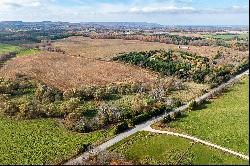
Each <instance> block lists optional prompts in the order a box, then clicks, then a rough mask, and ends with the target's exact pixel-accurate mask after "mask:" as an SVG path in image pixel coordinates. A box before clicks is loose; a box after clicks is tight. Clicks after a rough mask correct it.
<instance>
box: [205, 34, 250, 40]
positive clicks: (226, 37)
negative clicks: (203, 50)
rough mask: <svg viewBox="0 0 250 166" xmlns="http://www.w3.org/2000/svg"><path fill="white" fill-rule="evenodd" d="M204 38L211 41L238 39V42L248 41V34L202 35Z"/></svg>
mask: <svg viewBox="0 0 250 166" xmlns="http://www.w3.org/2000/svg"><path fill="white" fill-rule="evenodd" d="M203 37H205V38H212V39H224V40H231V39H234V38H238V39H240V40H246V39H248V34H207V35H203Z"/></svg>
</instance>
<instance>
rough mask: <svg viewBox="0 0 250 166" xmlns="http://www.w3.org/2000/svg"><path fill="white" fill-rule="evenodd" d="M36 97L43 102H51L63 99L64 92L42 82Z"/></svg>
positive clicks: (37, 89) (39, 84)
mask: <svg viewBox="0 0 250 166" xmlns="http://www.w3.org/2000/svg"><path fill="white" fill-rule="evenodd" d="M35 97H36V99H37V100H39V101H40V102H43V103H51V102H54V101H60V100H62V99H63V93H62V92H60V91H59V90H57V89H54V88H51V87H48V86H46V85H44V84H42V83H38V85H37V88H36V91H35Z"/></svg>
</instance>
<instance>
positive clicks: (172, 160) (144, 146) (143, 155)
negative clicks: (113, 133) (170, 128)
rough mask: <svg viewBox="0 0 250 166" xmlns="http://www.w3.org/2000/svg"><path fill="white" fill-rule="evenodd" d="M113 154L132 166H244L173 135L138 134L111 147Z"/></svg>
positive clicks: (223, 155) (228, 156)
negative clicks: (119, 154) (150, 165)
mask: <svg viewBox="0 0 250 166" xmlns="http://www.w3.org/2000/svg"><path fill="white" fill-rule="evenodd" d="M110 151H116V152H119V153H122V154H125V156H126V157H127V158H128V159H129V160H132V161H134V162H135V163H136V164H146V165H148V164H153V165H157V164H160V165H166V164H174V165H190V164H191V165H197V164H199V165H200V164H205V165H213V164H216V165H217V164H220V165H221V164H235V165H237V164H247V163H248V162H247V161H244V160H241V159H238V158H236V157H234V156H230V155H229V154H225V153H223V152H221V151H218V150H215V149H212V148H209V147H206V146H205V145H201V144H199V143H194V142H191V141H189V140H186V139H184V138H179V137H175V136H168V135H161V134H153V133H149V132H139V133H137V134H134V135H132V136H130V137H128V138H126V139H124V140H123V141H121V142H119V143H117V144H115V145H114V146H112V147H111V148H110Z"/></svg>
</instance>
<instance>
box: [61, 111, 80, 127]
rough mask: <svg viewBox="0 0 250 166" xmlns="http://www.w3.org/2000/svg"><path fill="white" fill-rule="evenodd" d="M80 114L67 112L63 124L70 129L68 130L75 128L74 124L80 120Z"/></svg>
mask: <svg viewBox="0 0 250 166" xmlns="http://www.w3.org/2000/svg"><path fill="white" fill-rule="evenodd" d="M80 117H81V114H79V113H75V112H72V113H69V114H68V115H67V116H66V117H65V119H64V124H65V126H66V127H67V128H68V129H70V130H75V129H76V124H77V122H78V121H79V120H80Z"/></svg>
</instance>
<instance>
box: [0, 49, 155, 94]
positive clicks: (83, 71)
mask: <svg viewBox="0 0 250 166" xmlns="http://www.w3.org/2000/svg"><path fill="white" fill-rule="evenodd" d="M16 73H23V74H27V75H30V76H32V77H34V78H36V79H38V80H42V81H43V82H45V83H46V84H48V85H50V86H54V87H57V88H60V89H61V90H67V89H72V88H79V87H81V86H86V85H106V84H109V83H120V82H151V81H154V80H156V79H157V77H158V74H155V73H154V72H151V71H148V70H145V69H141V68H139V67H134V66H131V65H124V64H121V63H116V62H105V61H99V60H90V59H85V58H77V57H73V56H67V55H64V54H58V53H47V52H46V53H44V54H43V53H41V54H40V55H38V54H36V55H33V56H25V57H20V58H15V59H13V60H12V61H8V62H6V64H5V68H2V69H1V70H0V77H5V78H13V77H15V74H16Z"/></svg>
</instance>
